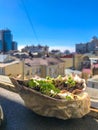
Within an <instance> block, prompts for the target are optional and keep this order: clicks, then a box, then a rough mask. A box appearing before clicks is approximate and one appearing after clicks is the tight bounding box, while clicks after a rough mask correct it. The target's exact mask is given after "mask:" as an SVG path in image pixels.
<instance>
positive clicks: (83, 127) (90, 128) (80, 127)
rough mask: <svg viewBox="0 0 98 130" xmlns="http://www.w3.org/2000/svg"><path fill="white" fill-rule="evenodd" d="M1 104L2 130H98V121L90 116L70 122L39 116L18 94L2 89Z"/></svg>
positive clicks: (0, 94) (0, 90)
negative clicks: (3, 120) (3, 115)
mask: <svg viewBox="0 0 98 130" xmlns="http://www.w3.org/2000/svg"><path fill="white" fill-rule="evenodd" d="M0 103H1V105H2V108H3V111H4V114H5V123H4V127H2V128H0V130H98V120H97V119H95V118H92V117H90V116H88V115H86V116H84V117H83V118H79V119H70V120H61V119H57V118H49V117H43V116H38V115H37V114H35V113H34V112H33V111H31V110H30V109H27V107H25V104H24V101H23V99H22V98H21V97H20V95H19V94H18V93H15V92H12V91H8V90H6V89H4V88H1V87H0Z"/></svg>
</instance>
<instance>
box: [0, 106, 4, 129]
mask: <svg viewBox="0 0 98 130" xmlns="http://www.w3.org/2000/svg"><path fill="white" fill-rule="evenodd" d="M3 121H4V114H3V110H2V107H1V106H0V127H1V125H2V123H3Z"/></svg>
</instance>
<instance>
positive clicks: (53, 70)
mask: <svg viewBox="0 0 98 130" xmlns="http://www.w3.org/2000/svg"><path fill="white" fill-rule="evenodd" d="M24 62H25V65H27V66H29V67H31V68H32V69H31V72H29V75H31V76H34V75H37V76H40V77H42V78H45V77H46V76H50V77H57V76H58V75H61V76H64V74H65V62H64V61H62V60H61V59H59V58H53V57H45V58H33V59H29V58H26V59H25V61H24Z"/></svg>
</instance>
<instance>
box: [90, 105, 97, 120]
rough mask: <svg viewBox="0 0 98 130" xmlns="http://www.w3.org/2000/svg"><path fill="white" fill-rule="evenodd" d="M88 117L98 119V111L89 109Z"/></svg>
mask: <svg viewBox="0 0 98 130" xmlns="http://www.w3.org/2000/svg"><path fill="white" fill-rule="evenodd" d="M88 115H89V116H91V117H94V118H97V119H98V109H96V108H92V107H91V108H90V112H89V113H88Z"/></svg>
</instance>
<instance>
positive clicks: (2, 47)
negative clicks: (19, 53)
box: [0, 29, 17, 52]
mask: <svg viewBox="0 0 98 130" xmlns="http://www.w3.org/2000/svg"><path fill="white" fill-rule="evenodd" d="M16 49H17V44H16V42H13V36H12V34H11V31H10V30H9V29H6V30H0V51H2V52H8V51H10V50H16Z"/></svg>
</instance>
